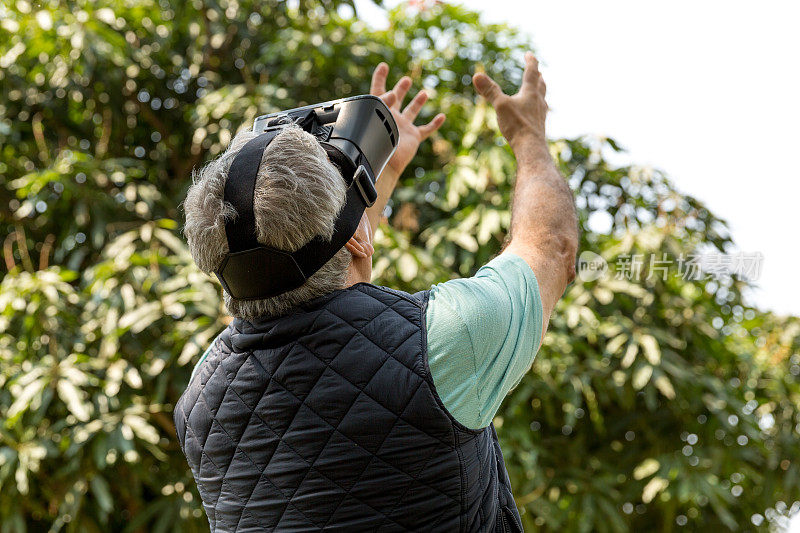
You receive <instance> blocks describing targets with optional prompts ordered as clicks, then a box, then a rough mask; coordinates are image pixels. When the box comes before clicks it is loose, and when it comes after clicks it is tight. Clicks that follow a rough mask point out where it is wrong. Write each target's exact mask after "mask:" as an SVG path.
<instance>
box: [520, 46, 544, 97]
mask: <svg viewBox="0 0 800 533" xmlns="http://www.w3.org/2000/svg"><path fill="white" fill-rule="evenodd" d="M543 91H544V80H543V79H542V75H541V74H540V73H539V61H538V60H537V59H536V56H534V55H533V52H525V71H524V72H523V74H522V87H520V89H519V92H520V93H530V92H539V93H542V94H544V92H543Z"/></svg>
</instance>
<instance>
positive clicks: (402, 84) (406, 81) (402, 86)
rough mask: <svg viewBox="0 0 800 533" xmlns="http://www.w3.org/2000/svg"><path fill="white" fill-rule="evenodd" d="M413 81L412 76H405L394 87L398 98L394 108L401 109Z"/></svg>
mask: <svg viewBox="0 0 800 533" xmlns="http://www.w3.org/2000/svg"><path fill="white" fill-rule="evenodd" d="M411 83H412V82H411V78H409V77H408V76H403V77H402V78H400V80H399V81H398V82H397V84H396V85H395V86H394V89H392V92H393V93H394V94H395V96H396V97H397V100H396V101H395V103H394V108H395V109H397V110H398V111H399V110H400V106H401V105H402V104H403V98H405V97H406V94H408V90H409V89H410V88H411Z"/></svg>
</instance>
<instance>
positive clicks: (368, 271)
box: [344, 260, 372, 288]
mask: <svg viewBox="0 0 800 533" xmlns="http://www.w3.org/2000/svg"><path fill="white" fill-rule="evenodd" d="M363 263H366V264H363ZM371 280H372V261H371V260H368V261H364V262H362V261H359V260H355V261H352V262H351V263H350V267H348V269H347V278H346V279H345V282H344V286H345V288H347V287H350V286H352V285H355V284H356V283H362V282H367V283H368V282H369V281H371Z"/></svg>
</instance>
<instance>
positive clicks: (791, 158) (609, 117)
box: [356, 0, 800, 315]
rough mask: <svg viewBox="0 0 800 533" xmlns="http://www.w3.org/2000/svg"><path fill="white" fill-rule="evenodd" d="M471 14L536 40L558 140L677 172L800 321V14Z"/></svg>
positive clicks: (628, 8)
mask: <svg viewBox="0 0 800 533" xmlns="http://www.w3.org/2000/svg"><path fill="white" fill-rule="evenodd" d="M397 3H398V2H397V0H387V2H386V4H387V5H389V6H394V5H397ZM461 3H463V4H464V5H466V6H468V7H470V8H472V9H475V10H479V11H483V12H484V16H485V20H487V21H489V22H508V23H511V24H513V25H516V26H517V27H518V28H520V29H521V30H523V31H524V32H526V33H528V34H530V35H531V36H532V38H533V42H534V44H535V47H536V49H535V51H536V53H537V56H538V57H539V60H540V62H541V63H542V67H541V70H542V74H543V75H544V78H545V81H546V82H547V93H548V103H549V104H550V108H551V109H552V111H551V114H550V117H549V119H548V129H549V135H550V136H551V137H562V136H570V137H571V136H578V135H582V134H598V135H607V136H610V137H613V138H614V139H616V140H617V141H618V142H619V143H620V144H621V145H622V146H624V147H626V148H627V149H628V153H629V160H630V162H634V163H637V164H645V165H651V166H654V167H657V168H660V169H662V170H664V171H665V172H666V173H667V174H668V175H669V176H670V178H671V179H672V180H673V182H674V183H676V184H677V185H678V188H679V189H680V190H681V191H683V192H685V193H687V194H691V195H693V196H695V197H697V198H699V199H700V200H702V201H704V202H705V203H706V205H707V206H708V207H709V208H710V209H711V210H712V211H713V212H714V213H716V214H717V215H719V216H721V217H722V218H724V219H726V220H727V221H728V222H729V223H730V226H731V230H732V233H733V236H734V239H735V240H736V243H737V244H738V246H739V249H740V250H742V251H744V252H761V253H762V254H763V255H764V262H763V269H762V275H761V279H760V280H759V281H758V285H759V288H758V289H757V290H756V291H754V294H753V301H754V303H755V304H757V305H759V306H760V307H762V308H766V309H771V310H774V311H777V312H780V313H785V314H794V315H800V250H799V249H798V244H800V239H798V236H797V234H798V229H800V222H799V221H798V212H799V211H800V161H798V159H799V158H800V133H799V131H800V130H799V129H798V128H800V60H798V56H800V31H798V29H797V25H798V22H800V3H798V2H792V1H788V0H787V1H776V0H766V1H763V2H759V3H758V4H754V3H745V2H730V1H727V2H725V1H721V0H705V1H703V2H697V1H696V0H695V1H692V2H690V1H688V0H675V1H673V2H669V3H658V4H655V3H652V2H641V1H638V2H637V1H633V0H613V1H609V2H602V3H601V2H596V1H592V0H567V1H564V0H560V1H558V2H556V1H548V2H542V1H538V0H536V1H531V0H525V1H522V0H516V1H515V0H492V1H491V2H487V1H486V0H483V1H480V0H464V1H463V2H461ZM356 4H357V7H358V10H359V14H360V15H361V17H362V18H364V19H366V20H367V21H368V22H370V23H371V24H373V25H376V26H382V25H385V15H383V14H382V12H381V10H379V9H378V8H375V7H374V5H370V4H369V2H367V1H364V0H357V2H356ZM488 6H491V9H487V8H488Z"/></svg>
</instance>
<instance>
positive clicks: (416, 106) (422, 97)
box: [403, 91, 428, 122]
mask: <svg viewBox="0 0 800 533" xmlns="http://www.w3.org/2000/svg"><path fill="white" fill-rule="evenodd" d="M427 100H428V93H426V92H425V91H420V92H418V93H417V95H416V96H415V97H414V98H412V99H411V102H409V104H408V105H407V106H406V108H405V109H404V110H403V116H404V117H406V118H407V119H408V120H410V121H411V122H414V119H415V118H417V115H419V112H420V110H421V109H422V106H423V105H425V102H426V101H427Z"/></svg>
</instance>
